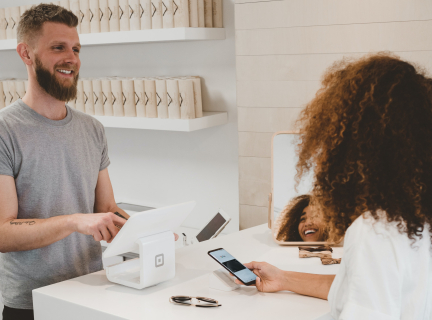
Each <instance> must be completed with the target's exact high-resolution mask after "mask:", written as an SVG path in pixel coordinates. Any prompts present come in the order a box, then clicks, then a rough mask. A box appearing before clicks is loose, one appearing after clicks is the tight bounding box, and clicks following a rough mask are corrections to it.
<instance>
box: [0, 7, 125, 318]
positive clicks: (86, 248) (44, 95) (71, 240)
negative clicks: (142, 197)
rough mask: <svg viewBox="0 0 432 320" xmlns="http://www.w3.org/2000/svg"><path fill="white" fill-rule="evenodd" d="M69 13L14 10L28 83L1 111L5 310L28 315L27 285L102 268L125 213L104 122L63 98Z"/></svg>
mask: <svg viewBox="0 0 432 320" xmlns="http://www.w3.org/2000/svg"><path fill="white" fill-rule="evenodd" d="M77 24H78V19H77V17H76V16H75V15H74V14H73V13H72V12H70V11H68V10H66V9H64V8H62V7H59V6H56V5H51V4H41V5H38V6H33V7H32V8H31V9H29V10H27V11H26V12H25V13H24V14H23V16H22V17H21V21H20V23H19V26H18V45H17V52H18V54H19V56H20V57H21V59H22V61H23V62H24V64H25V66H26V68H27V73H28V89H27V92H26V94H25V96H24V97H23V98H22V100H18V101H16V102H14V103H13V104H11V105H10V106H8V107H6V108H4V109H3V110H1V112H0V252H2V254H1V255H0V276H1V278H0V280H1V281H0V284H1V292H2V294H3V299H4V305H5V307H4V310H3V319H4V320H9V319H14V320H17V319H33V310H32V309H33V303H32V290H33V289H36V288H39V287H43V286H47V285H50V284H53V283H56V282H59V281H64V280H67V279H70V278H74V277H78V276H81V275H84V274H88V273H91V272H96V271H99V270H101V269H102V260H101V246H100V243H99V242H98V241H101V240H105V241H108V242H110V241H111V240H112V239H113V238H114V237H115V236H116V234H117V233H118V230H119V229H118V227H121V226H122V225H123V224H124V222H125V220H124V219H122V218H119V217H118V216H117V215H115V214H114V213H113V212H116V211H117V212H119V213H120V214H121V215H123V216H125V217H126V218H127V217H129V216H128V215H127V213H125V212H124V211H123V210H121V209H120V208H119V207H118V206H117V205H116V203H115V200H114V194H113V190H112V186H111V182H110V178H109V175H108V169H107V167H108V165H109V164H110V160H109V158H108V150H107V141H106V137H105V132H104V128H103V126H102V125H101V123H99V122H98V121H97V120H95V119H94V118H93V117H91V116H89V115H86V114H84V113H81V112H79V111H77V110H75V109H72V108H70V107H69V106H67V105H66V104H65V101H70V100H72V99H74V98H75V96H76V91H77V88H76V87H77V81H78V74H79V70H80V65H81V63H80V59H79V53H80V49H81V46H80V42H79V37H78V33H77V30H76V26H77Z"/></svg>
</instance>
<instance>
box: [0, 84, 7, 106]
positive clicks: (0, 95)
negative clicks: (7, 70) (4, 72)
mask: <svg viewBox="0 0 432 320" xmlns="http://www.w3.org/2000/svg"><path fill="white" fill-rule="evenodd" d="M4 107H6V97H5V93H4V91H3V81H0V109H3V108H4Z"/></svg>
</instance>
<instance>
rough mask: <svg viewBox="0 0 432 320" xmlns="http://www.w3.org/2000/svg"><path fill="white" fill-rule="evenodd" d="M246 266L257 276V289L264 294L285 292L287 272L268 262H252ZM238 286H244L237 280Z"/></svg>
mask: <svg viewBox="0 0 432 320" xmlns="http://www.w3.org/2000/svg"><path fill="white" fill-rule="evenodd" d="M244 266H245V267H246V268H248V269H250V270H251V271H252V272H253V273H255V274H256V275H257V278H256V284H255V285H256V287H257V289H258V291H262V292H276V291H281V290H284V281H285V276H286V275H285V272H284V271H282V270H280V269H278V268H276V267H275V266H272V265H271V264H268V263H267V262H250V263H245V264H244ZM235 282H236V283H237V284H242V283H241V282H240V281H239V280H237V279H235Z"/></svg>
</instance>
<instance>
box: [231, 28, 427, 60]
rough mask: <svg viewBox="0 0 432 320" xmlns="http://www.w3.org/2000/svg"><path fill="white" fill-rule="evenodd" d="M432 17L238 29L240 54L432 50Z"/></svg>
mask: <svg viewBox="0 0 432 320" xmlns="http://www.w3.org/2000/svg"><path fill="white" fill-rule="evenodd" d="M430 30H432V20H428V21H412V22H389V23H373V24H350V25H331V26H316V27H295V28H276V29H256V30H237V31H236V50H237V55H267V54H311V53H314V54H316V53H338V52H344V53H355V52H375V51H383V50H390V51H406V50H409V51H421V50H432V37H430V36H429V35H430Z"/></svg>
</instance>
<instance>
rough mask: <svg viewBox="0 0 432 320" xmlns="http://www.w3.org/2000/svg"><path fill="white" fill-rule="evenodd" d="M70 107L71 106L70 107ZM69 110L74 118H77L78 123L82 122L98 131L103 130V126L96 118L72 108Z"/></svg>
mask: <svg viewBox="0 0 432 320" xmlns="http://www.w3.org/2000/svg"><path fill="white" fill-rule="evenodd" d="M68 107H69V106H68ZM69 110H70V111H71V112H72V114H73V117H74V118H76V119H77V120H78V121H80V122H81V123H83V124H85V125H87V126H90V127H94V128H96V129H98V130H103V128H104V127H103V124H102V123H101V122H100V121H99V120H97V119H96V118H95V117H93V116H91V115H89V114H86V113H84V112H81V111H79V110H77V109H73V108H71V107H69Z"/></svg>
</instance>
